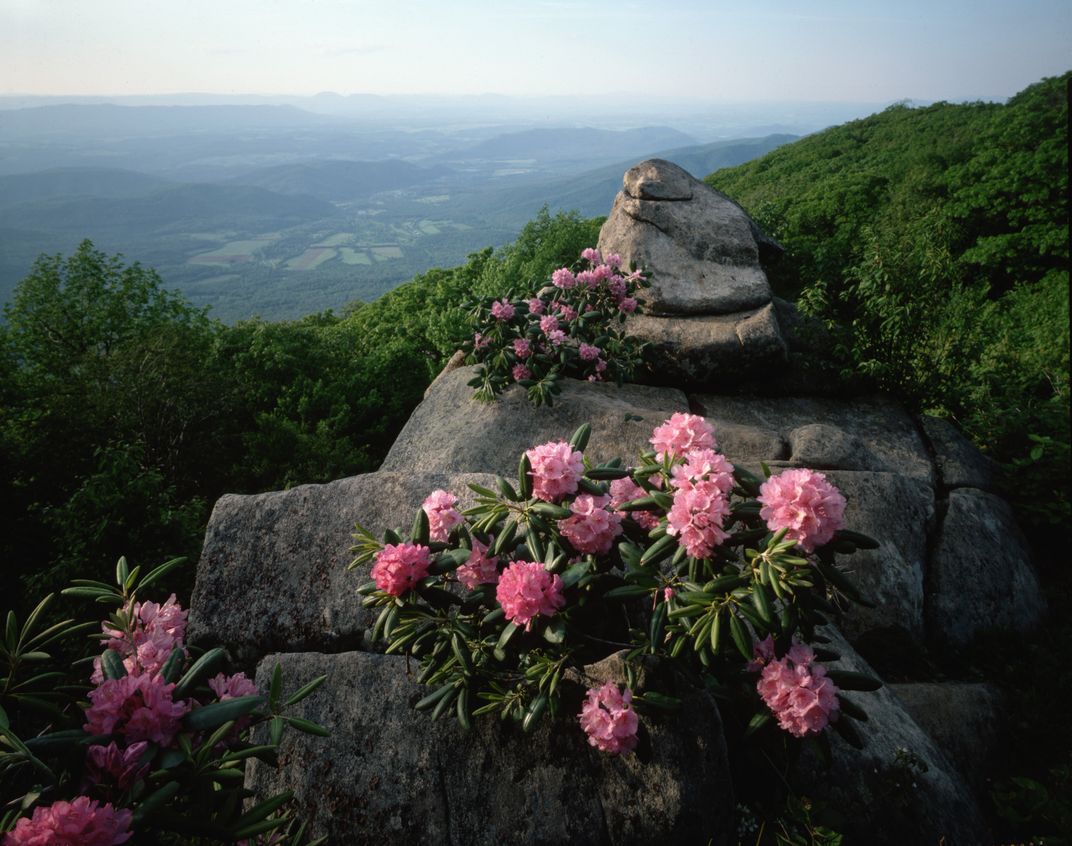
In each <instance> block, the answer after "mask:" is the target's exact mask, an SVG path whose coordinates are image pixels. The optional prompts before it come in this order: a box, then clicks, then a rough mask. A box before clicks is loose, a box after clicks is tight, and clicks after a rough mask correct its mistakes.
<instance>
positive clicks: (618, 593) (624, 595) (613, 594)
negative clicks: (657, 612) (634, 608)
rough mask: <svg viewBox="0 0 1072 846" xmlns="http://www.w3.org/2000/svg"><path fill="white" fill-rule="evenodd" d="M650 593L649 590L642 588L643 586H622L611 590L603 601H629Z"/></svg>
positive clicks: (604, 595)
mask: <svg viewBox="0 0 1072 846" xmlns="http://www.w3.org/2000/svg"><path fill="white" fill-rule="evenodd" d="M650 593H651V588H648V587H644V586H643V585H622V586H621V587H616V588H611V589H610V590H608V591H607V592H606V593H605V594H603V598H604V599H631V598H633V597H635V596H647V595H649V594H650Z"/></svg>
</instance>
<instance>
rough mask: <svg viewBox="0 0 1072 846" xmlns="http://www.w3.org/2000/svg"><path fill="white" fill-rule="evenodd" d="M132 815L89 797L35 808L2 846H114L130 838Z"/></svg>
mask: <svg viewBox="0 0 1072 846" xmlns="http://www.w3.org/2000/svg"><path fill="white" fill-rule="evenodd" d="M133 819H134V812H133V811H130V810H127V809H126V808H123V809H117V808H113V807H112V806H111V804H108V803H105V804H103V805H102V804H100V803H99V802H96V801H94V800H92V799H90V798H89V797H88V796H79V797H77V798H76V799H75V800H74V801H72V802H64V801H62V800H61V801H59V802H53V803H52V804H51V805H48V806H46V807H37V808H34V812H33V816H32V817H30V818H29V819H27V818H26V817H23V818H22V819H21V820H19V821H18V823H16V825H15V828H14V829H13V830H12V831H10V832H8V834H6V835H4V846H117V844H120V843H126V842H127V841H128V840H130V838H131V837H133V836H134V835H133V832H131V830H130V824H131V822H132V820H133Z"/></svg>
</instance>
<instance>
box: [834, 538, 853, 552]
mask: <svg viewBox="0 0 1072 846" xmlns="http://www.w3.org/2000/svg"><path fill="white" fill-rule="evenodd" d="M830 548H831V549H832V550H834V552H836V553H837V554H838V555H852V554H853V553H854V552H856V544H854V543H853V542H852V541H848V540H844V539H841V540H833V541H831V543H830Z"/></svg>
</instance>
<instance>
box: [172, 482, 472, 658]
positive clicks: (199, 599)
mask: <svg viewBox="0 0 1072 846" xmlns="http://www.w3.org/2000/svg"><path fill="white" fill-rule="evenodd" d="M492 481H493V478H492V477H491V476H486V475H482V474H450V475H442V474H413V473H368V474H365V475H363V476H353V477H351V478H349V479H340V480H338V481H336V482H330V483H329V484H326V485H302V486H301V487H297V488H291V489H290V490H287V491H276V492H273V493H264V494H256V495H252V496H238V495H235V494H229V495H227V496H223V497H221V498H220V500H219V501H218V502H217V503H216V507H215V508H214V509H213V511H212V516H211V517H210V518H209V524H208V529H207V531H206V533H205V545H204V548H203V550H202V553H201V560H200V562H199V564H198V567H197V582H196V584H195V586H194V592H193V597H192V600H191V603H190V621H189V639H190V641H191V643H194V644H197V645H200V646H214V645H223V646H226V647H227V648H228V650H229V651H230V652H231V654H232V657H233V658H234V659H235V660H236V661H237V662H238V663H239V664H240V665H241V666H243V667H247V668H250V669H252V667H253V666H255V665H256V662H257V660H259V659H260V657H261V656H263V655H265V654H266V653H268V652H276V651H280V652H301V651H306V650H323V651H339V650H344V649H356V648H359V647H360V646H361V644H362V636H363V634H364V632H365V631H366V629H368V628H369V627H370V626H371V624H372V623H373V622H374V616H373V614H372V612H370V611H368V610H366V609H364V608H362V607H361V602H360V597H358V596H357V595H356V594H355V590H356V588H357V587H358V585H360V584H361V583H362V582H365V581H367V580H368V578H367V573H357V572H351V571H348V570H347V569H346V567H347V564H349V562H350V561H351V560H352V558H353V555H352V554H351V553H350V546H351V545H352V543H353V541H352V534H353V529H354V523H355V521H356V522H360V523H361V525H363V526H364V527H365V528H367V529H369V530H370V531H372V532H374V533H377V534H380V533H382V532H383V531H384V530H386V529H390V528H409V526H410V525H411V524H412V522H413V517H414V515H415V513H416V511H417V509H418V508H419V507H420V505H421V503H422V502H423V501H424V499H425V497H427V496H428V494H430V493H431V492H432V491H433V490H435V489H436V488H445V489H447V490H450V491H452V492H453V493H455V494H457V495H458V496H459V497H460V498H461V500H462V505H463V506H464V507H468V506H469V505H471V504H472V503H473V495H472V492H471V491H470V490H469V488H468V487H467V485H468V483H469V482H475V483H477V484H481V485H487V484H489V483H490V482H492Z"/></svg>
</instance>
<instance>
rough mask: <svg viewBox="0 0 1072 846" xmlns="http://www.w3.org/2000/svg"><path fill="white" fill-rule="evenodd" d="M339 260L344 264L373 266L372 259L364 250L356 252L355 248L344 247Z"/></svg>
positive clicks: (340, 251)
mask: <svg viewBox="0 0 1072 846" xmlns="http://www.w3.org/2000/svg"><path fill="white" fill-rule="evenodd" d="M339 258H340V259H342V263H343V264H372V259H370V258H369V256H368V253H366V252H365V251H364V250H355V249H354V248H353V247H343V248H342V249H341V250H339Z"/></svg>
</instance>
